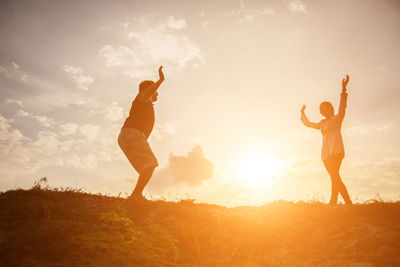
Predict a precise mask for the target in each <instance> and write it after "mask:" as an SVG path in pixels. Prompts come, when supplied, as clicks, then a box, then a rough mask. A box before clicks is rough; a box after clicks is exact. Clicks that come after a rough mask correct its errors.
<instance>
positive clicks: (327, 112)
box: [319, 101, 335, 118]
mask: <svg viewBox="0 0 400 267" xmlns="http://www.w3.org/2000/svg"><path fill="white" fill-rule="evenodd" d="M319 112H320V113H321V114H322V116H324V117H326V118H330V117H332V116H333V115H334V114H335V110H334V108H333V106H332V103H331V102H329V101H324V102H322V103H321V105H319Z"/></svg>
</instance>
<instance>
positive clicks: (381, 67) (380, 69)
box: [375, 66, 388, 73]
mask: <svg viewBox="0 0 400 267" xmlns="http://www.w3.org/2000/svg"><path fill="white" fill-rule="evenodd" d="M375 69H377V70H378V71H380V72H384V73H386V72H387V71H388V70H387V68H385V67H383V66H376V67H375Z"/></svg>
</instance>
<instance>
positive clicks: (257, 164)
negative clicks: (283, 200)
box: [237, 154, 282, 189]
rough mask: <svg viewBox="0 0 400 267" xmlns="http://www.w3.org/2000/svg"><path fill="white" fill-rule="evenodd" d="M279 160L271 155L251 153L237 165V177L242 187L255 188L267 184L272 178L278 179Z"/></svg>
mask: <svg viewBox="0 0 400 267" xmlns="http://www.w3.org/2000/svg"><path fill="white" fill-rule="evenodd" d="M281 166H282V164H281V162H280V161H279V160H278V159H276V158H273V157H267V156H263V155H257V154H253V155H250V156H247V157H245V158H244V159H243V161H241V162H240V163H239V164H238V165H237V178H238V179H239V180H240V181H241V182H242V183H243V186H244V187H248V188H252V189H257V188H260V187H266V186H269V185H270V184H271V183H272V182H273V180H274V179H279V170H280V168H281Z"/></svg>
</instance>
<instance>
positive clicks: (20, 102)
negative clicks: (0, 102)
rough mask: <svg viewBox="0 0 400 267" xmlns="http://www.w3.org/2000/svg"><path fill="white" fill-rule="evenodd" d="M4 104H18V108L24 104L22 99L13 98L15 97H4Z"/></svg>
mask: <svg viewBox="0 0 400 267" xmlns="http://www.w3.org/2000/svg"><path fill="white" fill-rule="evenodd" d="M6 104H16V105H17V106H19V107H20V108H22V107H23V106H24V104H23V103H22V101H20V100H15V99H6Z"/></svg>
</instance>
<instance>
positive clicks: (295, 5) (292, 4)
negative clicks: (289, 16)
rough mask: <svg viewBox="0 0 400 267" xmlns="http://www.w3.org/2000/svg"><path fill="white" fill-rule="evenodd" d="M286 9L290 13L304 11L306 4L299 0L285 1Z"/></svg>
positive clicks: (305, 10)
mask: <svg viewBox="0 0 400 267" xmlns="http://www.w3.org/2000/svg"><path fill="white" fill-rule="evenodd" d="M285 3H286V5H287V7H288V9H289V11H290V12H292V13H306V12H307V6H306V5H305V4H303V3H302V2H301V1H300V0H293V1H285Z"/></svg>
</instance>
